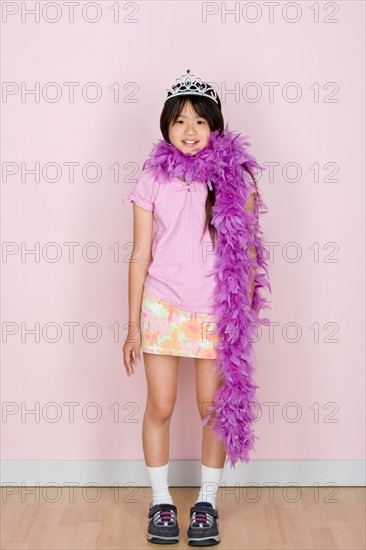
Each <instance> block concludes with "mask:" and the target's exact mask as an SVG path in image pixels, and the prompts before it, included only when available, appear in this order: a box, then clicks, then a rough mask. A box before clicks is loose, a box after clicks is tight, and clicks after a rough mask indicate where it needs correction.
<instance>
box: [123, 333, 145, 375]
mask: <svg viewBox="0 0 366 550" xmlns="http://www.w3.org/2000/svg"><path fill="white" fill-rule="evenodd" d="M140 347H141V332H140V329H139V334H138V336H137V335H136V334H134V335H132V334H128V335H127V338H126V341H125V343H124V345H123V349H122V350H123V363H124V366H125V369H126V373H127V376H131V374H134V372H135V368H136V367H137V365H138V363H140V361H141V355H140Z"/></svg>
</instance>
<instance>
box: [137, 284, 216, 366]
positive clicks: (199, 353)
mask: <svg viewBox="0 0 366 550" xmlns="http://www.w3.org/2000/svg"><path fill="white" fill-rule="evenodd" d="M140 325H141V337H142V343H141V350H142V351H143V352H144V351H145V352H147V353H157V354H162V355H180V356H183V357H199V358H204V359H216V358H217V352H216V350H215V344H216V343H217V342H218V334H217V328H216V322H215V316H214V315H213V314H210V313H190V312H189V311H184V310H182V309H179V308H178V307H175V306H172V305H170V304H169V303H168V302H167V301H166V300H163V299H162V298H159V297H158V296H155V294H153V293H152V292H151V291H150V290H148V289H147V288H146V287H144V291H143V296H142V304H141V317H140Z"/></svg>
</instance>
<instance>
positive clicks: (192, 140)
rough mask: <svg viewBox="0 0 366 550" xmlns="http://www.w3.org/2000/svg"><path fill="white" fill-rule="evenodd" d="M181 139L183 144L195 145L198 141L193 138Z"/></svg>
mask: <svg viewBox="0 0 366 550" xmlns="http://www.w3.org/2000/svg"><path fill="white" fill-rule="evenodd" d="M182 141H183V143H184V144H185V145H195V144H196V143H198V140H194V139H183V140H182Z"/></svg>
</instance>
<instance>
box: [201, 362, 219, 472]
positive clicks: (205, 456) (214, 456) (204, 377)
mask: <svg viewBox="0 0 366 550" xmlns="http://www.w3.org/2000/svg"><path fill="white" fill-rule="evenodd" d="M195 364H196V399H197V405H198V410H199V412H200V416H201V420H203V419H204V418H205V416H206V415H207V413H208V412H210V410H211V408H212V406H213V405H214V402H215V401H214V399H215V393H216V391H217V390H218V388H219V387H220V386H221V384H222V379H221V375H220V373H219V371H218V370H217V369H216V360H215V359H195ZM212 420H213V419H212V417H211V419H210V421H209V422H208V423H207V424H205V426H203V428H202V429H203V434H202V462H203V463H204V464H205V465H206V466H210V467H211V468H223V467H224V464H225V458H226V452H225V449H224V444H223V443H222V442H221V441H220V440H219V439H218V438H217V436H216V434H215V433H214V432H213V431H212V430H211V428H210V424H211V423H212Z"/></svg>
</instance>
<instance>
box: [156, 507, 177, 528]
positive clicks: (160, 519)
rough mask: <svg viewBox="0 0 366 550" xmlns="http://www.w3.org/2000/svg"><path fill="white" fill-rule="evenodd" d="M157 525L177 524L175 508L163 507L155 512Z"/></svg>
mask: <svg viewBox="0 0 366 550" xmlns="http://www.w3.org/2000/svg"><path fill="white" fill-rule="evenodd" d="M154 520H155V525H165V526H168V525H174V524H175V515H174V512H173V510H170V509H169V508H161V510H158V511H157V512H156V513H155V517H154Z"/></svg>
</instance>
